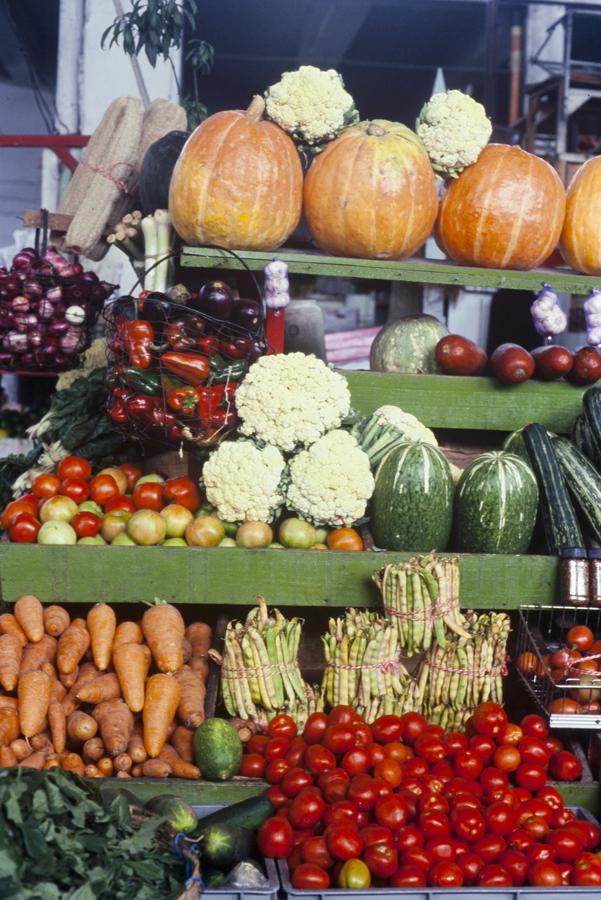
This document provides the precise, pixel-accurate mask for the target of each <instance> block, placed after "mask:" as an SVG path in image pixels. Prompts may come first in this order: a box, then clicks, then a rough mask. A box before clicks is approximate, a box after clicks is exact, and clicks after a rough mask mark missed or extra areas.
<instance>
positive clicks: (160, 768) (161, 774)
mask: <svg viewBox="0 0 601 900" xmlns="http://www.w3.org/2000/svg"><path fill="white" fill-rule="evenodd" d="M171 772H172V769H171V766H170V765H169V763H166V762H165V761H164V760H162V759H147V760H146V762H145V763H144V765H143V766H142V775H144V776H145V777H146V778H168V777H169V775H171Z"/></svg>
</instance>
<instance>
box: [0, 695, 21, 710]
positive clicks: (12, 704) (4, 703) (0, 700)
mask: <svg viewBox="0 0 601 900" xmlns="http://www.w3.org/2000/svg"><path fill="white" fill-rule="evenodd" d="M18 705H19V703H18V700H17V698H16V697H7V696H6V694H0V709H14V710H16V709H17V708H18Z"/></svg>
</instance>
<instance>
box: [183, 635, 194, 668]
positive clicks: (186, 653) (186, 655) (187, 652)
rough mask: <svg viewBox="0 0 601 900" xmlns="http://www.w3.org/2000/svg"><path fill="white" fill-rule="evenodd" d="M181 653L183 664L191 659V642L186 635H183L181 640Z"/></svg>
mask: <svg viewBox="0 0 601 900" xmlns="http://www.w3.org/2000/svg"><path fill="white" fill-rule="evenodd" d="M182 653H183V659H184V665H186V664H187V663H189V662H190V660H191V659H192V644H191V643H190V641H189V640H188V638H187V637H185V638H184V639H183V641H182Z"/></svg>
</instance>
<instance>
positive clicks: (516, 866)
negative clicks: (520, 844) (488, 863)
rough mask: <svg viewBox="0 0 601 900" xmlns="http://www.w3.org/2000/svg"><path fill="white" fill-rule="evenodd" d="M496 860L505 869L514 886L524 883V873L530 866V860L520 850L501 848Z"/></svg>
mask: <svg viewBox="0 0 601 900" xmlns="http://www.w3.org/2000/svg"><path fill="white" fill-rule="evenodd" d="M497 862H498V864H499V865H500V866H503V868H504V869H507V871H508V872H509V874H510V875H511V880H512V881H513V883H514V885H515V886H516V887H520V886H521V885H522V884H525V883H526V874H527V872H528V868H529V867H530V860H529V859H528V857H527V856H526V854H525V853H522V852H521V850H512V849H511V848H510V849H509V850H503V852H502V853H501V855H500V856H499V859H498V860H497Z"/></svg>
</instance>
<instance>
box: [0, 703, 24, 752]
mask: <svg viewBox="0 0 601 900" xmlns="http://www.w3.org/2000/svg"><path fill="white" fill-rule="evenodd" d="M19 733H20V726H19V714H18V712H17V708H16V707H15V708H14V709H9V708H7V707H1V708H0V745H1V744H10V742H11V741H14V740H15V738H17V737H18V736H19Z"/></svg>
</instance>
